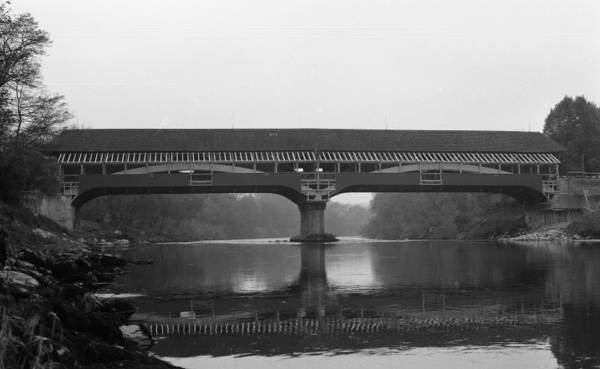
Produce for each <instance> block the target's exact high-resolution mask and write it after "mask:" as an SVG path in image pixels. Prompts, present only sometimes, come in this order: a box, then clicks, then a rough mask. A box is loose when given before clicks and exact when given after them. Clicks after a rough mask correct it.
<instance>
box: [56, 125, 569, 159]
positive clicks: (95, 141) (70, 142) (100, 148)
mask: <svg viewBox="0 0 600 369" xmlns="http://www.w3.org/2000/svg"><path fill="white" fill-rule="evenodd" d="M315 149H318V150H321V151H406V152H500V153H503V152H518V153H554V152H561V151H564V148H563V147H562V146H560V145H558V144H557V143H556V142H554V141H552V140H551V139H549V138H547V137H546V136H544V135H542V134H541V133H539V132H516V131H450V130H449V131H419V130H354V129H83V130H66V131H64V132H62V133H61V134H60V135H59V136H58V137H57V138H56V139H55V140H54V141H53V142H52V143H51V144H50V145H49V146H48V147H47V149H46V150H45V151H46V152H47V153H50V154H56V153H60V152H90V151H94V152H128V151H132V152H133V151H137V152H139V151H148V152H155V151H301V150H304V151H312V150H315Z"/></svg>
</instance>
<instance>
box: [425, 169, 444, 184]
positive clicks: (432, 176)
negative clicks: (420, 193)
mask: <svg viewBox="0 0 600 369" xmlns="http://www.w3.org/2000/svg"><path fill="white" fill-rule="evenodd" d="M420 182H421V184H422V185H442V184H444V181H443V179H442V172H438V171H436V172H422V173H421V179H420Z"/></svg>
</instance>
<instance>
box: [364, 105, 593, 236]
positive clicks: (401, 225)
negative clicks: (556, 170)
mask: <svg viewBox="0 0 600 369" xmlns="http://www.w3.org/2000/svg"><path fill="white" fill-rule="evenodd" d="M544 134H545V135H547V136H548V137H550V138H552V139H553V140H554V141H556V142H558V143H559V144H561V145H562V146H564V147H565V148H566V149H567V151H566V152H564V153H562V154H560V159H561V161H562V165H561V167H560V172H561V174H562V175H565V174H567V172H569V171H585V172H596V173H598V172H600V108H598V107H597V106H596V105H595V104H594V103H592V102H589V101H587V100H586V99H585V98H584V97H583V96H577V97H575V98H572V97H569V96H565V97H564V98H563V99H562V100H561V101H560V102H559V103H558V104H556V106H554V108H552V109H551V111H550V113H549V114H548V116H547V118H546V120H545V124H544ZM524 210H525V208H524V207H523V206H521V205H519V204H518V203H517V202H516V201H515V200H513V199H511V198H509V197H507V196H503V195H490V194H475V193H474V194H461V193H422V194H388V193H384V194H376V195H375V197H374V199H373V200H372V201H371V213H372V217H371V220H370V221H369V223H368V225H367V226H366V228H365V233H366V234H367V235H368V236H370V237H375V238H497V237H510V236H513V235H516V234H520V233H522V232H525V231H528V230H530V227H529V225H528V224H527V222H526V217H524ZM599 213H600V209H599V208H598V207H596V208H595V209H594V208H593V209H587V210H586V211H585V214H584V216H583V217H582V218H581V219H580V220H578V221H576V222H574V223H573V224H572V225H571V226H570V227H569V229H568V232H572V234H578V235H581V236H584V237H588V236H592V237H600V215H599ZM594 235H595V236H594Z"/></svg>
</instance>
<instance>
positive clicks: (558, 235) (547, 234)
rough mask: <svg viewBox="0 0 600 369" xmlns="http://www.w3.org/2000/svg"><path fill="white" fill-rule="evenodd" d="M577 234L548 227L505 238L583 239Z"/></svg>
mask: <svg viewBox="0 0 600 369" xmlns="http://www.w3.org/2000/svg"><path fill="white" fill-rule="evenodd" d="M584 239H586V238H585V237H582V236H580V235H577V234H569V233H567V232H565V231H563V230H561V229H548V230H542V231H537V232H530V233H526V234H522V235H519V236H515V237H510V238H505V239H504V240H507V241H579V240H584Z"/></svg>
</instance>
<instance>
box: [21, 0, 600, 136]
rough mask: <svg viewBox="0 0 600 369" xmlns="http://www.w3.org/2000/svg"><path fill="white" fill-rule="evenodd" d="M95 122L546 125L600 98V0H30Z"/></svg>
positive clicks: (70, 94)
mask: <svg viewBox="0 0 600 369" xmlns="http://www.w3.org/2000/svg"><path fill="white" fill-rule="evenodd" d="M13 9H14V10H15V11H17V12H24V11H26V12H30V13H31V14H33V15H34V17H35V18H36V19H37V20H38V21H39V23H40V26H41V27H42V28H43V29H45V30H47V31H49V32H50V34H51V37H52V40H53V42H54V43H53V45H52V47H51V48H50V49H49V51H48V55H47V56H46V57H44V59H43V61H42V63H43V64H42V65H43V71H44V77H45V81H46V84H47V85H48V88H49V90H51V91H53V92H58V93H61V94H64V95H65V96H66V98H67V101H68V103H69V106H70V107H71V109H72V111H73V112H74V113H75V115H76V117H77V119H78V121H79V123H80V124H83V125H86V126H91V127H93V128H118V127H149V128H158V127H162V126H168V127H174V128H175V127H182V128H204V127H221V128H230V127H231V125H232V123H233V125H234V127H236V128H246V127H248V128H251V127H282V128H283V127H330V128H333V127H343V128H381V129H384V128H385V127H386V122H387V127H388V128H390V129H393V128H396V129H496V130H500V129H503V130H528V129H529V127H530V125H531V129H532V130H541V128H542V126H543V120H544V118H545V116H546V115H547V113H548V111H549V110H550V108H551V107H552V106H553V105H554V104H556V103H557V102H558V101H559V100H560V99H561V98H562V97H563V96H564V95H565V94H568V95H581V94H583V95H585V96H586V97H588V98H589V99H591V100H593V101H595V102H597V103H599V102H600V1H597V0H590V1H562V0H561V1H549V0H540V1H523V0H520V1H507V0H500V1H481V0H473V1H446V0H439V1H422V0H419V1H416V0H415V1H410V2H409V1H398V0H393V1H374V0H365V1H352V0H321V1H307V0H298V1H284V0H273V1H264V0H251V1H248V0H240V1H228V0H215V1H212V0H211V1H166V0H159V1H149V0H136V1H131V0H127V1H123V0H120V1H109V0H101V1H89V0H72V1H66V0H52V1H47V0H16V1H13Z"/></svg>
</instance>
